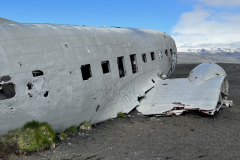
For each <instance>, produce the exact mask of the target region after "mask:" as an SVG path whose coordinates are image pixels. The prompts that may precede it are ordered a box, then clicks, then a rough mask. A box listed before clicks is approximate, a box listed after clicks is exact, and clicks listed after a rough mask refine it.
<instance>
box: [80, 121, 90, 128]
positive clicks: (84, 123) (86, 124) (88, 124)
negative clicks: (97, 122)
mask: <svg viewBox="0 0 240 160" xmlns="http://www.w3.org/2000/svg"><path fill="white" fill-rule="evenodd" d="M82 125H84V126H86V127H87V126H88V127H90V128H92V125H91V124H90V123H88V122H86V121H85V122H82V123H81V124H80V126H82Z"/></svg>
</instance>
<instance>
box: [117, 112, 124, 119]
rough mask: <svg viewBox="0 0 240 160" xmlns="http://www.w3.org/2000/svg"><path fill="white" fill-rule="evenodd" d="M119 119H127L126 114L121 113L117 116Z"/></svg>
mask: <svg viewBox="0 0 240 160" xmlns="http://www.w3.org/2000/svg"><path fill="white" fill-rule="evenodd" d="M117 117H118V118H125V114H124V113H122V112H119V113H118V114H117Z"/></svg>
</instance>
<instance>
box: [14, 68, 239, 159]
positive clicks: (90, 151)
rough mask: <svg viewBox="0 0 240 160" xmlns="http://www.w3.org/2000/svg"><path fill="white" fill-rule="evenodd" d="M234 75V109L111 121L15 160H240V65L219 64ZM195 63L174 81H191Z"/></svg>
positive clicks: (178, 71)
mask: <svg viewBox="0 0 240 160" xmlns="http://www.w3.org/2000/svg"><path fill="white" fill-rule="evenodd" d="M220 65H221V66H222V67H223V68H224V69H225V71H226V72H227V74H228V76H229V83H230V89H229V90H230V92H229V93H230V96H229V99H230V100H233V101H234V104H235V106H234V107H233V108H223V109H221V110H220V112H219V113H218V114H217V115H215V116H213V117H212V116H205V115H201V114H184V115H181V116H172V117H160V118H154V117H144V116H141V115H138V114H137V111H136V110H134V111H132V112H131V113H130V115H131V116H134V117H131V118H124V119H113V120H108V121H105V122H103V123H100V124H98V125H97V126H95V127H94V128H93V129H92V130H91V131H85V132H83V131H78V132H77V133H76V134H75V135H74V136H71V137H70V139H68V140H64V141H62V142H61V141H60V140H58V142H57V146H56V148H55V149H52V150H47V151H45V152H38V153H34V154H32V155H30V156H25V157H11V159H32V160H35V159H62V160H64V159H65V160H70V159H74V160H75V159H79V160H108V159H110V160H111V159H121V160H122V159H133V160H140V159H144V160H145V159H146V160H149V159H153V160H154V159H155V160H157V159H160V160H164V159H169V160H173V159H175V160H178V159H179V160H193V159H201V160H206V159H231V160H235V159H240V64H220ZM195 66H196V64H181V65H178V66H177V68H176V71H175V74H174V75H172V77H178V78H179V77H187V75H188V73H189V72H190V71H191V70H192V69H193V68H194V67H195Z"/></svg>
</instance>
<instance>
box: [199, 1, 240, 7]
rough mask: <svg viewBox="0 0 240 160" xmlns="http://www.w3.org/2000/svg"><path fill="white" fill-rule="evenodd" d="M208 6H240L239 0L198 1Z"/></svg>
mask: <svg viewBox="0 0 240 160" xmlns="http://www.w3.org/2000/svg"><path fill="white" fill-rule="evenodd" d="M198 1H199V2H203V3H205V4H206V5H208V6H214V7H220V6H240V1H239V0H198Z"/></svg>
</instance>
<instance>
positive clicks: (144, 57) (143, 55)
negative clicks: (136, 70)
mask: <svg viewBox="0 0 240 160" xmlns="http://www.w3.org/2000/svg"><path fill="white" fill-rule="evenodd" d="M142 60H143V62H144V63H146V62H147V57H146V54H145V53H144V54H142Z"/></svg>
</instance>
